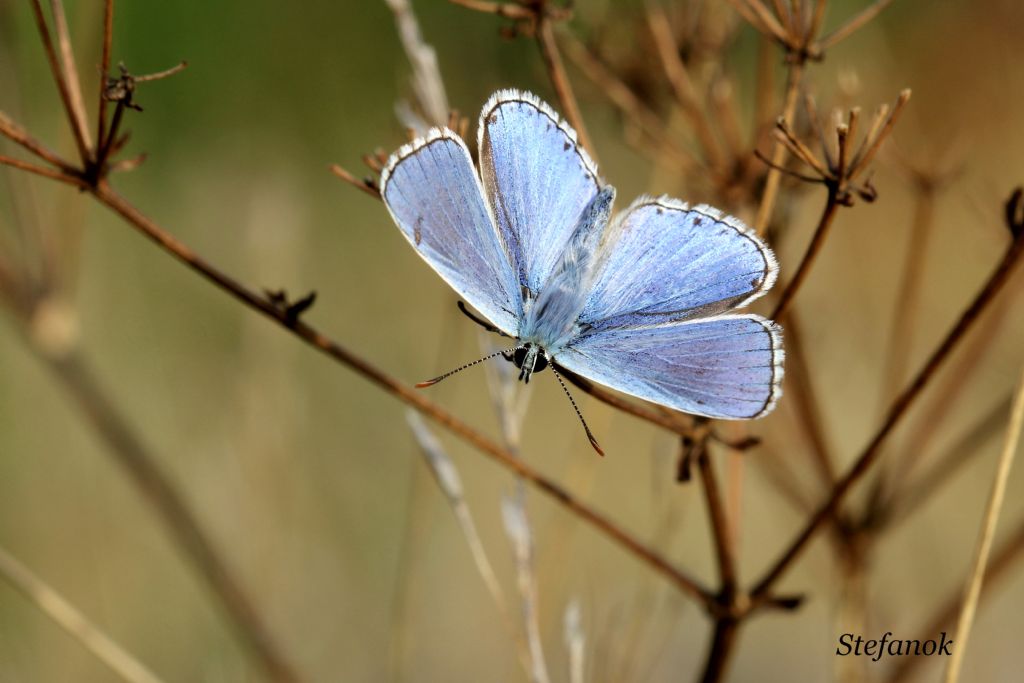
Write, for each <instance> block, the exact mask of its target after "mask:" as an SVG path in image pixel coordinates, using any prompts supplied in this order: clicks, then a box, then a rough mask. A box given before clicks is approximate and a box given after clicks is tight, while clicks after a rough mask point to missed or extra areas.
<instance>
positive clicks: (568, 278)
mask: <svg viewBox="0 0 1024 683" xmlns="http://www.w3.org/2000/svg"><path fill="white" fill-rule="evenodd" d="M614 199H615V188H613V187H612V186H610V185H606V186H605V187H603V188H602V189H601V191H600V192H598V193H597V195H596V196H595V197H594V199H593V200H591V202H590V204H588V205H587V207H586V208H585V209H583V213H582V214H581V215H580V218H579V221H578V222H577V224H576V228H575V229H574V230H573V233H572V235H571V236H570V237H569V241H568V243H567V244H566V245H565V251H564V252H563V254H562V258H561V260H560V261H559V263H558V265H557V266H556V267H555V269H554V270H553V271H552V273H551V275H550V276H549V277H548V279H547V282H546V283H545V284H544V286H543V287H541V289H540V291H539V292H538V293H537V295H536V297H527V300H526V301H524V302H523V322H522V325H521V326H520V329H519V338H520V339H521V340H522V341H523V342H524V348H528V349H529V348H539V349H542V350H543V353H545V354H547V355H551V356H553V355H555V354H557V352H558V350H560V349H561V348H563V347H564V346H565V344H566V343H567V342H568V341H569V340H571V339H572V338H573V337H574V336H576V334H577V330H578V327H579V316H580V313H581V312H582V311H583V308H584V306H585V305H586V303H587V293H588V291H589V290H590V284H591V282H592V280H593V276H594V273H595V270H596V265H597V264H596V261H597V259H596V254H597V248H598V245H599V244H600V242H601V236H602V235H603V234H604V229H605V226H607V225H608V219H609V217H610V216H611V205H612V201H614ZM525 360H526V358H525V357H524V361H525Z"/></svg>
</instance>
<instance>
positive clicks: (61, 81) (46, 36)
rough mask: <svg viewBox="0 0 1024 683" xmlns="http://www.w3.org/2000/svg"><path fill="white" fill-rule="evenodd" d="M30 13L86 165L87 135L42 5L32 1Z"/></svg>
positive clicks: (38, 1)
mask: <svg viewBox="0 0 1024 683" xmlns="http://www.w3.org/2000/svg"><path fill="white" fill-rule="evenodd" d="M32 11H33V13H34V15H35V19H36V26H37V27H38V28H39V37H40V40H42V43H43V50H44V51H45V52H46V59H47V61H48V62H49V63H50V71H51V72H52V74H53V80H54V82H55V83H56V84H57V91H58V92H59V93H60V99H61V102H63V103H64V110H65V112H66V113H67V117H68V122H69V123H70V126H71V133H72V134H73V136H74V138H75V145H76V146H77V147H78V154H79V156H80V157H81V159H82V163H83V164H84V163H88V161H89V158H90V154H91V151H90V146H89V143H88V142H87V136H88V133H86V131H85V129H84V128H83V127H81V126H82V123H81V121H80V119H79V117H78V114H77V113H76V109H75V106H76V105H75V101H76V99H75V98H76V96H75V95H74V94H73V93H72V91H71V88H70V86H69V85H68V79H67V78H66V77H65V74H64V71H63V70H62V69H61V65H60V59H59V58H58V56H57V51H56V50H55V49H54V47H53V39H52V38H51V36H50V29H49V27H48V26H47V25H46V16H45V15H44V14H43V5H42V3H41V2H40V0H32ZM77 97H78V99H81V94H80V93H79V94H78V96H77Z"/></svg>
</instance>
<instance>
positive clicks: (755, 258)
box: [581, 197, 777, 328]
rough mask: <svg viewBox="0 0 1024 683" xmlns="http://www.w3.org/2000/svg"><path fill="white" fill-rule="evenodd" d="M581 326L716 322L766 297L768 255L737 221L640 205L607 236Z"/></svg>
mask: <svg viewBox="0 0 1024 683" xmlns="http://www.w3.org/2000/svg"><path fill="white" fill-rule="evenodd" d="M600 261H601V262H602V265H601V267H600V270H599V272H598V273H597V279H596V283H595V285H594V289H593V291H592V292H591V293H590V297H589V299H588V302H587V306H586V308H585V309H584V311H583V313H582V315H581V320H583V321H584V322H586V323H588V324H590V325H592V326H595V327H602V328H603V327H622V326H636V325H652V324H656V323H659V322H666V321H671V320H680V319H686V318H696V317H709V316H713V315H718V314H720V313H722V312H724V311H727V310H729V309H732V308H736V307H738V306H743V305H745V304H746V303H748V302H750V301H752V300H753V299H755V298H757V297H758V296H760V295H761V294H762V293H764V292H765V291H767V290H768V289H769V288H770V287H771V286H772V283H773V282H774V280H775V276H776V272H777V267H776V264H775V258H774V256H773V255H772V253H771V250H770V249H769V248H768V247H767V246H765V244H764V243H763V242H762V241H761V240H760V239H759V238H758V237H757V236H756V235H754V234H753V233H751V232H750V231H749V230H747V228H746V227H745V226H744V225H743V224H742V223H740V222H739V221H737V220H736V219H733V218H730V217H727V216H724V215H722V214H721V213H719V212H718V211H716V210H715V209H711V208H710V207H704V206H699V207H695V208H690V207H688V206H687V205H686V204H683V203H682V202H678V201H675V200H672V199H667V198H661V199H654V198H651V197H641V198H640V199H638V200H637V201H635V202H633V204H632V205H631V206H630V207H629V208H627V209H626V210H625V211H624V212H623V213H622V214H621V215H620V216H619V217H618V218H617V220H616V222H615V223H614V224H613V225H612V227H611V228H610V229H609V234H608V236H607V238H606V240H605V244H604V245H603V248H602V253H601V254H600Z"/></svg>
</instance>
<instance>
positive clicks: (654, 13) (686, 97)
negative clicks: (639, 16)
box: [647, 3, 725, 172]
mask: <svg viewBox="0 0 1024 683" xmlns="http://www.w3.org/2000/svg"><path fill="white" fill-rule="evenodd" d="M647 24H648V26H649V27H650V30H651V35H652V36H653V38H654V45H655V47H656V48H657V51H658V57H659V58H660V60H661V66H662V69H663V70H664V71H665V75H666V77H667V78H668V81H669V83H670V84H671V85H672V90H673V92H674V93H675V96H676V101H677V102H678V104H679V107H680V109H682V110H683V113H684V114H685V115H686V117H687V118H688V119H689V120H690V124H691V125H692V126H693V130H694V133H696V135H697V139H698V140H699V141H700V146H701V149H702V150H703V151H704V156H705V158H706V159H707V161H708V165H709V166H710V167H711V169H712V171H716V172H720V171H721V170H722V169H723V167H724V165H725V157H724V156H723V154H722V151H721V149H720V148H719V146H718V141H717V140H716V139H715V134H714V132H713V131H712V130H711V124H710V122H709V121H708V117H707V116H706V115H705V114H704V111H703V109H702V108H701V104H700V98H699V97H698V95H697V91H696V88H694V85H693V82H692V81H691V80H690V75H689V73H688V72H687V70H686V65H685V64H684V63H683V60H682V59H681V58H680V56H679V46H678V45H677V44H676V40H675V37H674V36H673V35H672V27H671V25H670V24H669V21H668V17H667V16H665V11H664V10H663V9H662V8H661V6H659V5H655V4H654V3H648V5H647Z"/></svg>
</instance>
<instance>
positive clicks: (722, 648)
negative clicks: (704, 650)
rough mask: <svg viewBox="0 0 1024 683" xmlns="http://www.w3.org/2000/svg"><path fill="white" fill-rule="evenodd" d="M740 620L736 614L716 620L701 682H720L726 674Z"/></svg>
mask: <svg viewBox="0 0 1024 683" xmlns="http://www.w3.org/2000/svg"><path fill="white" fill-rule="evenodd" d="M739 627H740V620H739V619H738V618H736V617H734V616H725V617H722V618H720V619H718V620H716V621H715V630H714V632H713V633H712V634H711V644H710V645H709V649H708V654H707V657H706V658H705V665H704V670H703V672H702V673H701V676H700V680H701V683H718V681H721V680H722V679H723V678H724V677H725V674H726V666H727V665H728V663H729V654H730V653H731V652H732V649H733V646H734V645H735V644H736V636H737V635H738V632H739Z"/></svg>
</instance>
